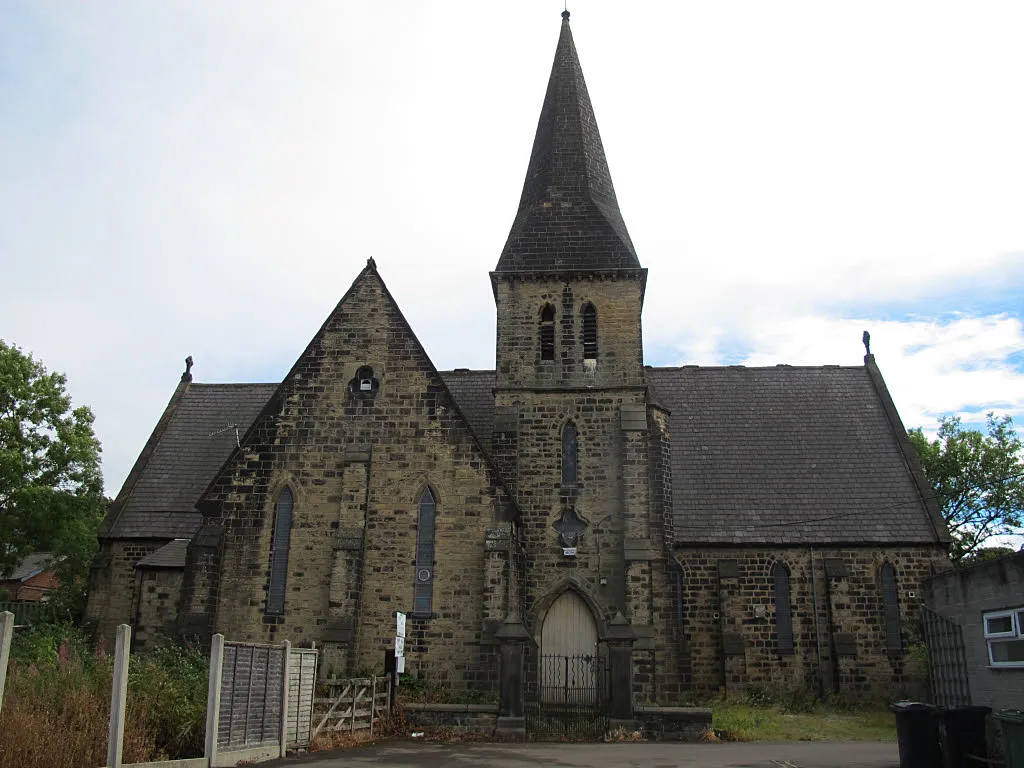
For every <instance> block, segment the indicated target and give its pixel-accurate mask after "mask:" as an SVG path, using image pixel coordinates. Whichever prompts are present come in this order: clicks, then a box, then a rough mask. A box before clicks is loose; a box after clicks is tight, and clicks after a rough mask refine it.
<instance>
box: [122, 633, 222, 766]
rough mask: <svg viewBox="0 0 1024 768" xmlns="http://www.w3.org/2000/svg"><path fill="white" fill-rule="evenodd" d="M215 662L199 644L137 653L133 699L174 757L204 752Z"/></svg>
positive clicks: (131, 667) (131, 674) (133, 663)
mask: <svg viewBox="0 0 1024 768" xmlns="http://www.w3.org/2000/svg"><path fill="white" fill-rule="evenodd" d="M208 674H209V662H208V660H207V658H206V654H204V653H203V652H202V651H200V650H199V649H198V648H197V647H195V646H186V645H180V644H171V645H165V646H163V647H160V648H157V649H155V650H153V651H150V652H148V653H146V654H140V655H138V656H133V657H132V659H131V662H130V664H129V665H128V701H129V702H131V703H132V704H133V706H135V707H137V708H138V711H139V716H140V717H141V718H142V719H143V721H144V722H145V724H146V728H147V730H148V731H149V733H150V734H151V735H152V736H153V739H154V742H155V744H156V746H157V748H158V749H159V750H160V751H161V752H165V753H166V754H167V755H168V756H170V757H171V758H172V759H178V758H184V757H199V756H201V755H202V754H203V738H204V732H205V727H206V694H207V676H208Z"/></svg>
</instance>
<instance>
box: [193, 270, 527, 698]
mask: <svg viewBox="0 0 1024 768" xmlns="http://www.w3.org/2000/svg"><path fill="white" fill-rule="evenodd" d="M364 365H369V366H372V368H373V374H374V378H375V379H376V381H377V384H376V385H375V386H376V389H375V390H374V392H373V393H372V395H371V396H366V397H359V396H353V394H352V392H351V389H350V384H351V383H352V382H353V380H354V378H355V373H356V370H357V369H358V368H359V367H360V366H364ZM285 486H287V487H289V488H290V489H291V490H292V493H293V494H294V498H295V506H294V513H293V525H292V531H291V542H290V555H289V563H288V570H287V579H288V580H287V593H286V600H285V608H284V614H283V615H281V616H273V615H267V614H266V613H265V606H266V594H267V587H268V581H269V573H270V569H269V565H270V546H271V537H272V523H273V515H274V504H275V500H276V499H277V497H278V495H279V493H280V491H281V490H282V489H283V488H284V487H285ZM428 486H429V487H430V488H431V489H432V491H433V492H434V494H435V496H436V499H437V515H436V529H435V537H436V545H435V558H434V577H433V578H434V580H433V612H432V613H431V614H430V615H429V616H410V619H409V625H408V635H409V636H408V639H407V643H406V670H407V673H408V674H419V675H421V676H424V677H427V678H428V679H431V680H433V681H437V682H442V683H448V684H450V685H452V686H454V687H478V688H484V689H489V688H491V687H493V682H494V680H496V674H497V670H496V669H491V667H494V666H496V665H494V664H493V663H491V662H492V661H493V660H492V659H491V658H490V656H491V655H492V652H491V650H490V648H487V649H485V650H482V649H481V645H480V643H481V638H482V635H483V632H484V618H485V615H484V603H485V591H486V590H487V589H488V585H487V584H485V571H486V569H485V557H486V553H485V539H486V532H487V529H488V528H489V527H492V526H494V525H495V524H496V523H497V522H500V521H502V520H504V519H509V518H511V517H512V511H511V509H512V508H511V505H510V503H509V501H508V500H507V499H506V498H505V497H504V495H503V493H502V491H501V490H500V487H499V481H498V479H497V477H496V475H495V473H494V472H493V471H492V469H491V467H490V464H489V463H488V460H487V459H486V457H485V455H484V453H483V452H482V450H481V449H480V447H479V445H478V443H477V442H476V440H475V439H474V437H473V435H472V433H471V432H470V430H469V428H468V427H467V425H466V423H465V421H464V420H463V419H462V417H461V416H460V415H459V413H458V411H457V410H456V408H455V406H454V403H453V402H451V400H450V399H449V397H448V395H447V392H446V390H445V388H444V385H443V382H442V380H441V378H440V376H438V374H437V373H436V371H435V370H434V368H433V366H432V365H431V363H430V360H429V359H428V358H427V356H426V354H425V353H424V352H423V350H422V348H421V347H420V346H419V344H418V342H417V341H416V339H415V337H414V336H413V335H412V333H411V331H410V330H409V328H408V326H407V325H406V323H405V320H404V318H403V317H402V316H401V313H400V311H399V310H398V308H397V306H396V305H395V304H394V302H393V300H392V299H391V297H390V295H389V294H387V291H386V289H385V288H384V285H383V283H382V282H381V281H380V279H379V277H377V275H376V272H375V271H374V270H373V269H371V268H368V269H367V270H365V271H364V272H363V274H361V275H360V277H359V278H358V279H357V280H356V282H355V283H354V284H353V287H352V289H351V290H350V291H349V292H348V293H347V294H346V296H345V297H344V298H343V299H342V301H341V303H340V304H339V305H338V307H337V308H336V309H335V310H334V312H333V313H332V314H331V316H330V317H329V318H328V320H327V322H326V323H325V325H324V327H323V328H322V329H321V331H320V332H319V333H318V334H317V336H316V337H315V338H314V340H313V341H312V342H311V343H310V345H309V347H308V348H307V349H306V351H305V352H304V354H303V355H302V356H301V357H300V359H299V360H298V362H297V363H296V364H295V366H294V368H293V369H292V371H291V373H289V375H288V376H287V377H286V379H285V381H284V383H283V384H282V386H281V389H280V390H279V393H278V394H277V396H275V397H274V398H272V400H271V403H270V404H269V405H268V407H267V408H266V409H265V411H264V412H263V413H262V414H261V415H260V416H259V417H258V418H257V419H256V422H255V424H254V427H253V429H252V430H251V431H250V433H249V434H248V435H247V436H246V437H245V440H244V442H243V447H242V449H241V451H240V452H239V454H238V455H236V456H235V457H234V458H233V459H232V460H231V461H230V462H229V464H228V466H227V467H226V468H225V470H224V471H223V473H222V474H221V475H220V476H219V477H218V478H217V480H216V482H215V485H214V486H213V487H212V490H211V492H210V493H209V494H208V496H207V498H206V499H204V500H202V501H201V502H200V508H201V510H202V511H203V512H204V520H205V525H206V527H217V528H219V529H221V530H222V531H223V537H222V540H221V544H220V548H219V554H220V558H219V567H218V568H217V572H216V573H215V574H208V575H207V576H205V577H199V576H197V577H194V578H193V582H194V583H195V584H197V585H202V584H205V585H207V586H206V587H205V588H206V589H207V590H209V591H210V593H211V595H212V602H213V604H214V605H215V606H216V609H215V617H214V620H213V628H214V629H215V631H220V632H223V633H224V634H225V635H226V636H227V637H230V638H231V639H238V640H253V641H279V640H283V639H285V638H287V639H290V640H291V641H292V642H293V643H305V642H308V641H316V642H317V644H318V645H321V644H323V643H325V642H326V643H328V645H329V646H332V647H333V652H332V658H333V661H332V664H335V665H338V664H341V665H344V666H347V667H348V671H352V670H354V669H368V668H372V669H380V668H381V667H382V664H383V659H384V654H385V651H386V650H387V649H388V648H390V647H392V643H393V637H394V631H395V620H394V612H395V611H403V612H407V613H411V611H412V607H413V606H412V604H413V599H412V597H413V580H414V571H415V558H416V541H417V532H418V504H419V500H420V497H421V495H422V493H423V491H424V489H425V488H426V487H428ZM353 542H356V543H355V544H353ZM209 562H210V563H214V562H215V559H214V558H209ZM200 565H201V564H200ZM197 567H199V566H197ZM354 569H358V573H355V572H353V570H354ZM493 573H494V571H493V569H491V574H492V575H493ZM499 588H500V587H499ZM202 602H203V600H202V596H201V595H197V594H190V595H187V604H189V605H200V604H202ZM491 603H492V604H493V600H491ZM341 671H342V670H340V669H337V670H336V672H338V673H340V672H341Z"/></svg>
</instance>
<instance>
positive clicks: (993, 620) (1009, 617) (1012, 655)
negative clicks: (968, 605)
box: [982, 607, 1024, 667]
mask: <svg viewBox="0 0 1024 768" xmlns="http://www.w3.org/2000/svg"><path fill="white" fill-rule="evenodd" d="M982 622H983V624H984V627H985V642H986V643H988V661H989V664H990V665H991V666H993V667H1024V607H1021V608H1009V609H1007V610H1005V611H990V612H989V613H986V614H983V615H982Z"/></svg>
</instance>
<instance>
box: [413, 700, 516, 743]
mask: <svg viewBox="0 0 1024 768" xmlns="http://www.w3.org/2000/svg"><path fill="white" fill-rule="evenodd" d="M405 719H406V722H407V723H408V724H409V728H410V729H411V730H414V731H415V730H418V729H424V728H452V729H454V730H457V731H465V732H467V733H481V734H484V735H486V736H492V735H494V730H495V727H496V726H497V722H498V705H497V704H406V705H405Z"/></svg>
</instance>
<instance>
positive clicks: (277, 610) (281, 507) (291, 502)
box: [266, 488, 295, 616]
mask: <svg viewBox="0 0 1024 768" xmlns="http://www.w3.org/2000/svg"><path fill="white" fill-rule="evenodd" d="M294 506H295V497H294V496H293V495H292V490H291V488H285V489H284V490H283V491H281V493H280V495H279V496H278V497H277V503H276V504H274V533H273V537H272V539H271V542H270V583H269V585H268V587H267V610H266V612H267V613H268V614H274V615H278V616H279V615H281V614H282V613H284V594H285V588H286V586H287V582H288V548H289V546H290V545H291V538H292V512H293V510H294Z"/></svg>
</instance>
